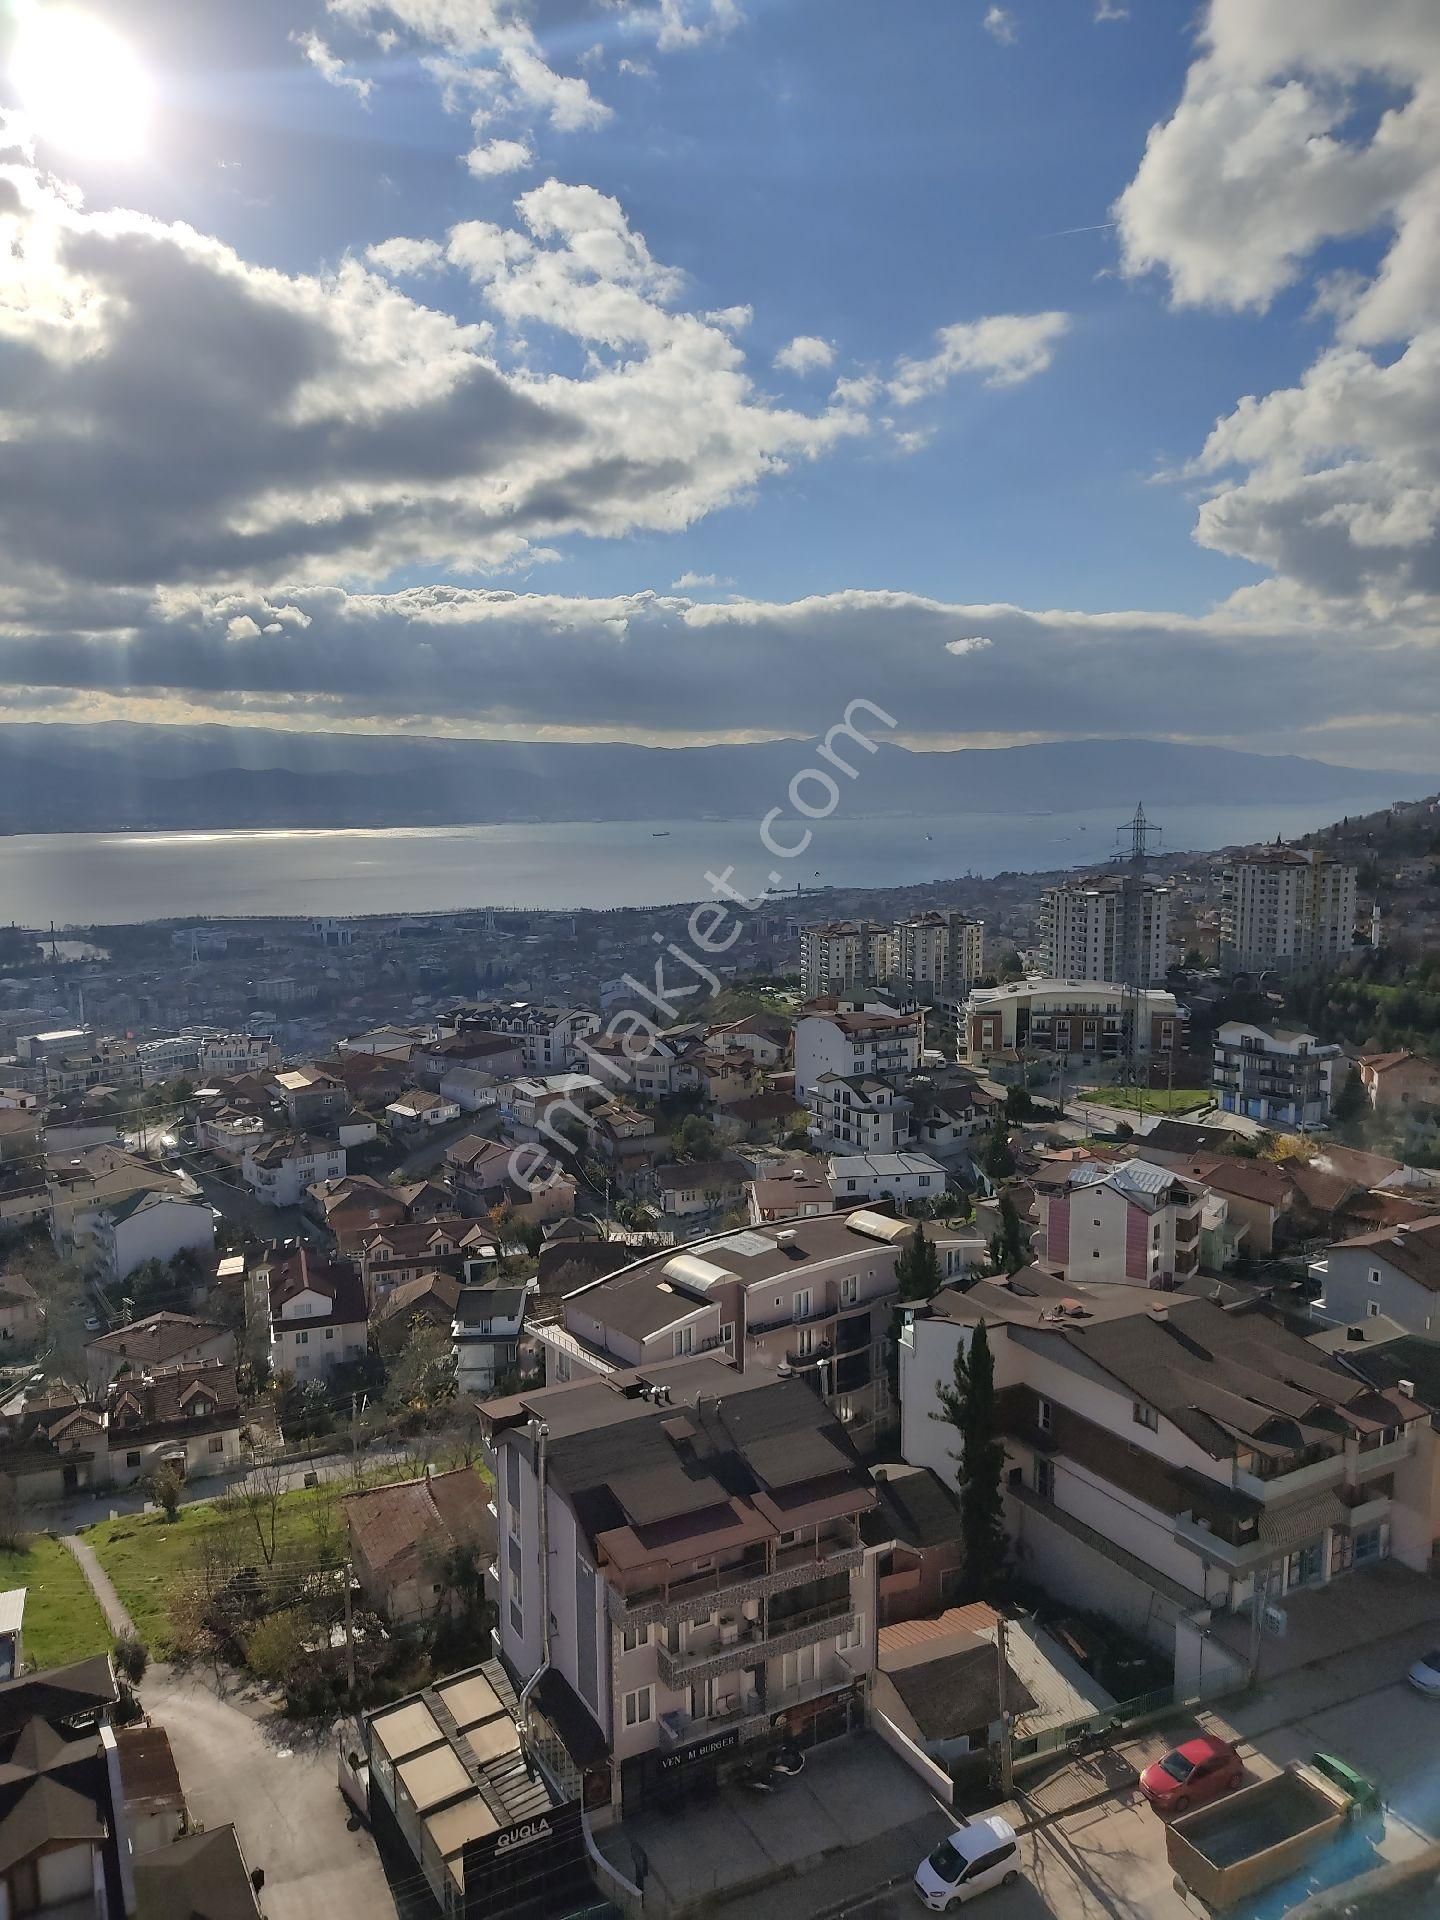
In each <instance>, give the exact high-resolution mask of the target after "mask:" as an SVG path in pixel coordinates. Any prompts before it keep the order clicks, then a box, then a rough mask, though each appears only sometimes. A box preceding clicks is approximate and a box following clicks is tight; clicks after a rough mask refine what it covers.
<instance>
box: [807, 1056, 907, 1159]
mask: <svg viewBox="0 0 1440 1920" xmlns="http://www.w3.org/2000/svg"><path fill="white" fill-rule="evenodd" d="M807 1103H808V1105H809V1108H810V1138H811V1140H812V1141H813V1142H814V1145H815V1148H816V1151H817V1152H819V1153H842V1154H843V1153H882V1154H891V1155H893V1154H897V1153H899V1152H900V1151H901V1150H902V1148H904V1147H907V1146H909V1144H910V1141H911V1139H912V1137H913V1127H912V1121H911V1114H912V1112H913V1109H912V1107H911V1104H910V1102H909V1100H908V1099H907V1098H906V1097H905V1096H904V1095H903V1094H899V1093H897V1092H896V1091H895V1089H894V1087H893V1086H892V1085H891V1084H890V1082H889V1081H888V1080H882V1079H880V1078H879V1076H878V1075H876V1074H873V1073H857V1074H841V1073H822V1074H821V1076H820V1078H819V1079H818V1080H817V1081H816V1082H815V1083H814V1085H813V1086H812V1087H811V1088H810V1092H809V1095H808V1102H807Z"/></svg>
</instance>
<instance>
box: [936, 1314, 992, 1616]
mask: <svg viewBox="0 0 1440 1920" xmlns="http://www.w3.org/2000/svg"><path fill="white" fill-rule="evenodd" d="M937 1392H938V1394H939V1397H940V1406H941V1411H940V1412H939V1413H936V1414H932V1415H931V1418H932V1419H935V1420H944V1421H947V1422H948V1423H949V1424H950V1425H951V1426H952V1427H953V1428H954V1429H955V1433H956V1436H957V1437H958V1439H959V1442H960V1445H959V1448H958V1450H957V1451H954V1452H952V1454H951V1456H950V1457H951V1459H953V1460H954V1461H955V1463H956V1475H955V1478H956V1482H957V1485H958V1486H959V1489H960V1538H961V1541H962V1543H963V1545H964V1548H965V1584H966V1588H967V1590H968V1591H969V1592H971V1593H972V1594H974V1595H975V1597H976V1598H977V1599H981V1600H984V1599H988V1598H989V1597H990V1596H991V1595H992V1594H993V1593H994V1591H995V1588H996V1586H997V1585H998V1583H999V1580H1000V1575H1001V1572H1002V1570H1003V1567H1004V1563H1005V1507H1004V1499H1003V1496H1002V1494H1001V1491H1000V1478H1001V1475H1002V1474H1003V1473H1004V1471H1005V1447H1004V1444H1003V1442H1002V1441H1001V1439H1000V1437H999V1434H998V1432H997V1423H996V1406H995V1362H994V1358H993V1356H992V1355H991V1352H990V1336H989V1335H988V1334H987V1333H986V1331H985V1322H984V1320H981V1321H980V1322H979V1324H978V1325H977V1326H976V1328H975V1332H974V1334H973V1335H972V1336H971V1339H970V1348H969V1352H968V1353H967V1352H966V1349H965V1345H964V1342H963V1341H961V1342H959V1343H958V1344H957V1346H956V1348H955V1369H954V1377H953V1381H952V1384H951V1385H949V1386H948V1387H947V1386H946V1385H944V1383H943V1382H938V1383H937Z"/></svg>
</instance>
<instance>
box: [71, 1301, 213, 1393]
mask: <svg viewBox="0 0 1440 1920" xmlns="http://www.w3.org/2000/svg"><path fill="white" fill-rule="evenodd" d="M209 1361H220V1362H222V1363H224V1364H225V1365H227V1366H233V1365H234V1363H235V1336H234V1334H233V1333H231V1332H230V1331H229V1329H228V1328H226V1327H222V1326H220V1325H218V1324H217V1323H216V1322H215V1321H213V1320H198V1319H196V1318H195V1317H194V1316H193V1315H192V1314H188V1313H151V1314H147V1315H146V1317H145V1318H144V1319H143V1320H132V1321H131V1322H130V1324H129V1326H126V1327H113V1328H112V1329H111V1330H110V1332H109V1333H101V1334H97V1335H96V1336H95V1338H94V1339H93V1340H90V1341H87V1342H86V1346H85V1377H86V1380H87V1381H88V1382H89V1385H90V1388H91V1391H92V1392H96V1393H99V1392H101V1391H103V1389H104V1388H106V1387H108V1386H109V1384H110V1382H111V1381H112V1380H115V1379H117V1378H118V1377H119V1376H120V1375H121V1374H122V1373H146V1372H150V1371H153V1370H154V1369H156V1368H160V1367H183V1366H201V1365H203V1364H205V1363H206V1362H209Z"/></svg>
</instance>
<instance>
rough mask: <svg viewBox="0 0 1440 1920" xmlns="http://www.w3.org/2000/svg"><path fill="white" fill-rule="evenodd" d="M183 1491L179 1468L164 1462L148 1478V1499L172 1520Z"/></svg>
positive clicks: (178, 1507) (182, 1476)
mask: <svg viewBox="0 0 1440 1920" xmlns="http://www.w3.org/2000/svg"><path fill="white" fill-rule="evenodd" d="M184 1491H185V1476H184V1474H183V1473H182V1472H181V1471H180V1469H179V1467H177V1466H174V1465H172V1464H171V1462H170V1461H168V1460H167V1461H165V1462H164V1463H163V1464H162V1465H160V1466H158V1467H157V1468H156V1469H155V1471H154V1473H152V1474H151V1476H150V1498H151V1499H152V1500H153V1501H155V1503H156V1505H157V1506H159V1507H160V1509H161V1510H162V1511H163V1513H164V1515H165V1518H166V1519H167V1520H173V1519H174V1518H175V1517H176V1515H177V1514H178V1513H179V1511H180V1496H181V1494H182V1493H184Z"/></svg>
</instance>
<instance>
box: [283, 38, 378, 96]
mask: <svg viewBox="0 0 1440 1920" xmlns="http://www.w3.org/2000/svg"><path fill="white" fill-rule="evenodd" d="M290 38H291V40H292V41H293V42H294V44H295V45H296V46H297V47H299V49H300V51H301V53H303V54H304V56H305V58H306V59H307V60H308V61H309V62H310V65H311V66H312V67H314V69H315V71H316V72H317V73H318V74H319V75H320V77H321V78H322V79H323V80H328V81H329V83H330V85H331V86H332V87H344V88H345V89H346V90H347V91H348V92H350V93H353V94H354V95H355V98H356V99H357V100H368V99H369V98H370V93H371V87H372V82H371V81H369V80H366V79H363V78H362V77H361V76H360V75H359V74H354V73H351V72H350V70H349V68H348V67H347V65H346V63H345V62H344V61H343V60H342V59H341V58H340V57H339V55H338V54H336V53H334V52H332V51H331V49H330V48H329V47H328V46H327V45H326V43H325V42H324V41H323V40H322V39H321V38H320V36H319V34H318V33H292V34H291V36H290Z"/></svg>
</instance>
